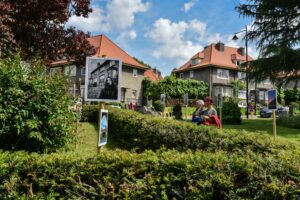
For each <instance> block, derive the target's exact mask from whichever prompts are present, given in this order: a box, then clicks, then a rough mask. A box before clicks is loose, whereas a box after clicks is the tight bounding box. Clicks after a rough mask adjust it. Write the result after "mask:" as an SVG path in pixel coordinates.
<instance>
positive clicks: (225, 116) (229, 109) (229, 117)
mask: <svg viewBox="0 0 300 200" xmlns="http://www.w3.org/2000/svg"><path fill="white" fill-rule="evenodd" d="M222 123H223V124H241V123H242V118H241V108H239V106H238V104H237V103H236V102H234V101H233V100H228V101H226V102H224V103H223V107H222Z"/></svg>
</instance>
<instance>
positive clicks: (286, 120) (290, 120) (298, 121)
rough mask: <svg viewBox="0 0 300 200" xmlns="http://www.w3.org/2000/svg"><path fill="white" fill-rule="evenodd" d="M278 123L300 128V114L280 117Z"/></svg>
mask: <svg viewBox="0 0 300 200" xmlns="http://www.w3.org/2000/svg"><path fill="white" fill-rule="evenodd" d="M276 121H277V124H278V125H281V126H285V127H289V128H296V129H300V116H299V115H298V116H292V117H279V118H278V119H277V120H276Z"/></svg>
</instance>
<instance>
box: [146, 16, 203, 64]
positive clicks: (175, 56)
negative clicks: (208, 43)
mask: <svg viewBox="0 0 300 200" xmlns="http://www.w3.org/2000/svg"><path fill="white" fill-rule="evenodd" d="M200 25H201V26H200ZM200 27H202V29H205V28H206V26H205V25H204V24H202V22H200V21H198V20H192V21H189V22H185V21H180V22H178V23H176V22H171V21H170V20H169V19H164V18H160V19H158V20H156V21H155V23H154V24H153V28H152V30H151V31H150V32H149V33H148V34H147V36H148V37H149V38H151V39H152V40H153V41H154V42H155V43H156V44H157V45H158V46H157V49H155V50H154V51H153V56H154V57H156V58H167V59H170V60H174V61H176V63H177V64H178V65H179V64H182V63H183V62H185V61H187V60H188V59H189V58H190V57H191V56H192V55H194V54H195V53H197V52H198V51H200V50H201V49H202V48H203V47H202V46H201V45H199V44H195V43H194V42H193V40H196V38H197V37H199V36H198V35H201V32H203V31H202V29H200ZM188 32H189V33H190V32H193V33H195V35H194V38H191V39H190V40H189V39H188V38H187V36H186V35H187V33H188ZM198 32H199V33H198Z"/></svg>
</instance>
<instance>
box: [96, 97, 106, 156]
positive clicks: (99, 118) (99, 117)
mask: <svg viewBox="0 0 300 200" xmlns="http://www.w3.org/2000/svg"><path fill="white" fill-rule="evenodd" d="M101 109H105V102H99V113H98V141H97V152H98V153H99V152H100V150H101V149H102V148H103V146H101V147H98V143H99V138H100V135H99V134H100V130H99V129H100V121H101Z"/></svg>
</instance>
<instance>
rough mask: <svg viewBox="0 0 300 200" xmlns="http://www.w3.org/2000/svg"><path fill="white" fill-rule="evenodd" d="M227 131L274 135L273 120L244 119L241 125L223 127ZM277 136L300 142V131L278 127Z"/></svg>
mask: <svg viewBox="0 0 300 200" xmlns="http://www.w3.org/2000/svg"><path fill="white" fill-rule="evenodd" d="M299 123H300V122H299ZM223 128H225V129H244V130H247V131H253V132H254V131H264V132H267V133H268V134H270V135H272V134H273V129H272V119H270V118H268V119H243V122H242V124H241V125H226V124H224V125H223ZM258 134H259V133H258ZM277 135H278V136H280V137H283V138H286V139H289V140H292V141H297V142H300V129H293V128H287V127H284V126H277Z"/></svg>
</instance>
